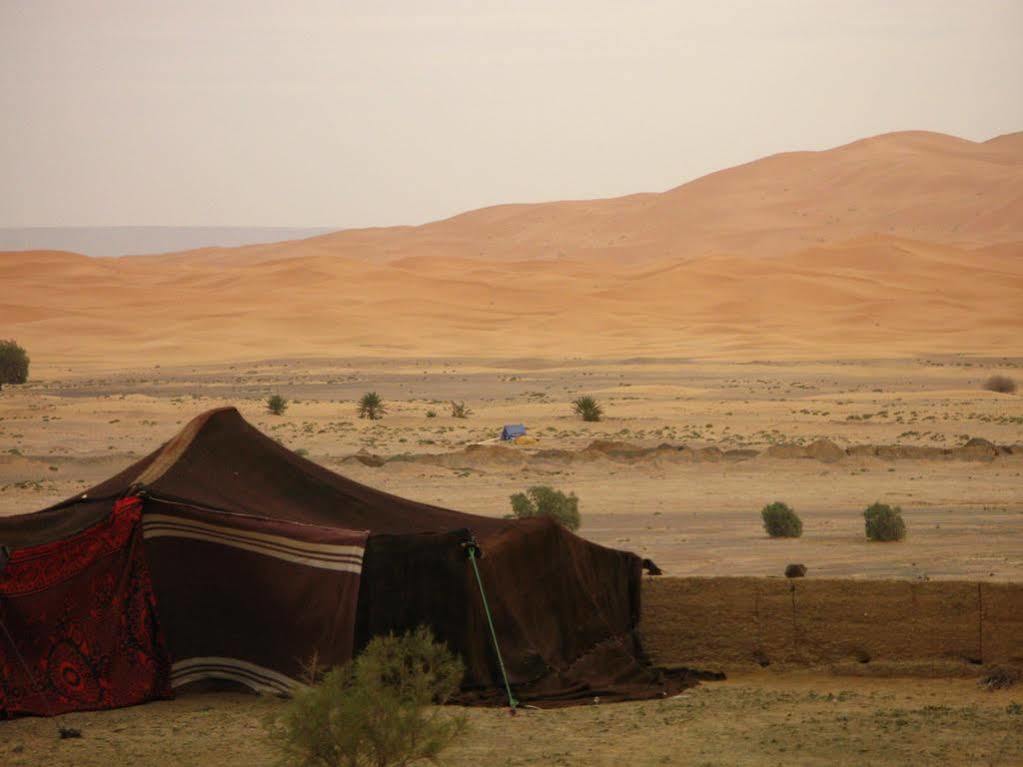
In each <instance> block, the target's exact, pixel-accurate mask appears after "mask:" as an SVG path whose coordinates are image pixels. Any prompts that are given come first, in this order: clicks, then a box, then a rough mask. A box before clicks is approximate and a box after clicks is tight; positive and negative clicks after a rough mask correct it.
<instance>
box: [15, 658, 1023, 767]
mask: <svg viewBox="0 0 1023 767" xmlns="http://www.w3.org/2000/svg"><path fill="white" fill-rule="evenodd" d="M281 705H282V704H281V701H279V700H277V699H274V698H270V697H258V696H254V695H242V694H229V693H204V694H195V695H186V696H182V697H180V698H179V699H177V700H174V701H168V702H160V703H151V704H148V705H145V706H136V707H134V708H127V709H120V710H116V711H107V712H99V713H76V714H68V715H65V716H63V717H60V719H59V721H54V720H50V719H22V720H16V721H13V722H8V723H5V724H0V763H3V764H4V765H9V767H30V766H31V767H35V766H36V765H43V764H45V765H50V766H51V767H65V766H66V767H109V765H121V764H131V765H136V767H149V766H150V765H152V766H153V767H157V766H159V767H165V766H167V767H169V766H171V765H182V767H186V766H187V767H201V766H202V765H216V766H217V767H234V765H238V766H239V767H258V766H261V765H270V764H273V763H274V759H275V756H276V753H275V751H274V749H273V746H272V744H271V743H269V742H268V741H267V739H266V735H265V727H264V723H265V722H266V721H267V719H268V718H269V717H271V716H272V715H273V713H274V711H275V710H277V709H278V708H279V707H280V706H281ZM468 715H469V719H470V723H471V732H470V734H469V736H468V737H467V738H466V740H465V741H464V742H463V743H462V744H460V745H459V746H457V747H455V748H454V749H452V750H451V752H450V753H449V754H448V755H447V756H446V759H445V764H448V765H451V766H452V767H462V766H463V765H464V766H465V767H469V766H470V765H480V764H488V765H509V766H511V765H587V766H589V765H615V766H617V765H637V766H641V765H704V766H709V765H761V764H770V765H867V764H869V765H910V764H914V765H916V764H927V765H1019V764H1023V690H1020V689H1019V688H1015V689H1009V690H1000V691H995V692H986V691H982V690H980V689H979V688H978V686H977V684H976V682H975V681H974V680H966V679H952V680H949V679H941V680H934V679H859V678H849V677H833V676H821V675H817V674H812V673H786V674H774V673H770V672H758V673H756V674H745V675H740V676H735V677H733V678H731V679H729V680H727V681H724V682H705V683H703V684H701V685H700V686H699V687H696V688H693V689H691V690H687V691H686V692H684V693H683V694H682V695H680V696H678V697H675V698H669V699H665V700H657V701H647V702H641V703H629V704H610V705H608V704H604V705H589V706H580V707H576V708H568V709H555V710H550V711H540V710H526V711H522V712H520V713H519V714H518V715H517V716H515V717H511V716H509V715H508V713H507V711H506V710H493V709H490V710H480V709H476V710H469V711H468ZM58 725H63V726H66V727H73V728H76V729H79V730H80V731H81V733H82V737H81V738H75V739H64V740H62V739H60V738H59V737H58V735H57V726H58Z"/></svg>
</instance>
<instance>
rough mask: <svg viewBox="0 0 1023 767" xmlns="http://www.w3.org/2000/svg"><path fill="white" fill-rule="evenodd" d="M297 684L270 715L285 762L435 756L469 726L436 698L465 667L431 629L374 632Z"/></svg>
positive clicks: (337, 765)
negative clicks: (337, 662) (347, 658)
mask: <svg viewBox="0 0 1023 767" xmlns="http://www.w3.org/2000/svg"><path fill="white" fill-rule="evenodd" d="M310 674H311V676H312V679H311V680H310V681H311V682H316V683H315V684H312V686H310V687H308V688H306V689H304V690H301V691H299V692H298V693H297V694H296V695H295V697H294V698H293V699H292V700H291V701H289V702H288V703H287V704H286V705H285V706H284V708H283V710H282V711H281V712H280V714H278V715H277V716H276V717H275V718H274V719H272V720H271V721H270V723H269V726H268V729H269V734H270V739H271V741H272V742H273V743H274V745H275V746H276V747H277V748H278V749H279V750H280V751H281V753H282V755H283V757H284V758H283V760H282V764H284V765H288V766H289V767H405V766H406V765H411V764H414V763H419V762H420V761H428V762H432V763H435V764H436V763H437V762H438V760H439V757H440V755H441V753H442V752H443V751H444V750H445V749H447V748H448V747H449V746H451V745H452V744H454V743H455V742H456V741H457V740H458V739H459V738H461V737H462V736H463V735H464V734H465V733H466V731H467V729H468V724H467V719H466V717H465V716H464V715H460V714H456V713H454V712H452V711H451V710H450V709H442V708H439V707H438V706H436V705H435V704H440V703H445V702H446V701H447V700H449V699H450V698H451V696H452V695H454V693H455V692H457V691H458V688H459V685H460V684H461V681H462V676H463V674H464V669H463V667H462V664H461V662H460V661H459V660H458V659H457V658H456V657H455V656H454V655H452V653H451V652H450V651H449V650H448V649H447V647H446V646H445V645H443V644H439V643H437V642H435V641H434V638H433V635H432V634H431V633H430V630H429V629H427V628H425V627H420V628H419V629H417V630H416V631H414V632H411V633H409V634H406V635H404V636H400V637H395V636H393V635H391V636H387V637H377V638H376V639H374V640H373V641H371V642H370V643H369V645H368V646H367V647H366V649H365V650H364V651H363V653H362V654H361V655H359V657H358V658H356V659H355V661H354V662H352V663H348V664H346V665H344V666H341V667H338V668H334V669H332V670H330V671H329V672H327V673H326V674H325V675H324V676H323V678H322V679H319V680H316V676H317V671H316V668H315V662H314V663H313V664H312V667H311V669H310Z"/></svg>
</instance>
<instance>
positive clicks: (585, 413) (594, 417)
mask: <svg viewBox="0 0 1023 767" xmlns="http://www.w3.org/2000/svg"><path fill="white" fill-rule="evenodd" d="M572 410H573V411H575V414H576V415H579V416H582V419H583V420H584V421H599V420H600V419H601V418H602V417H603V416H604V410H603V408H601V407H600V405H599V403H598V402H597V400H595V399H594V398H593V397H590V396H585V397H579V399H577V400H574V401H573V402H572Z"/></svg>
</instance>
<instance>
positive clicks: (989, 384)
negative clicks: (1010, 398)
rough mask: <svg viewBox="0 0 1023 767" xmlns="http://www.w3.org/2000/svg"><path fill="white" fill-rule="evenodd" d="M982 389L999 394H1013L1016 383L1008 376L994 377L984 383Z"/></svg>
mask: <svg viewBox="0 0 1023 767" xmlns="http://www.w3.org/2000/svg"><path fill="white" fill-rule="evenodd" d="M984 388H985V389H987V390H988V391H994V392H998V393H999V394H1015V393H1016V382H1015V381H1013V380H1012V379H1011V378H1009V376H1001V375H994V376H991V377H990V378H989V379H987V380H986V381H985V382H984Z"/></svg>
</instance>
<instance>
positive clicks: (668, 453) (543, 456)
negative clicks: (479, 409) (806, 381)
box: [344, 437, 1023, 469]
mask: <svg viewBox="0 0 1023 767" xmlns="http://www.w3.org/2000/svg"><path fill="white" fill-rule="evenodd" d="M1021 455H1023V446H1020V445H1014V446H1004V445H1001V446H1000V445H995V444H994V443H992V442H990V441H988V440H986V439H981V438H978V437H975V438H973V439H971V440H969V441H968V442H967V443H965V444H964V445H962V446H960V447H953V448H941V447H928V446H922V445H852V446H850V447H847V448H842V447H840V446H839V445H837V444H835V443H834V442H832V441H831V440H829V439H817V440H815V441H813V442H811V443H809V444H807V445H801V444H777V445H771V446H770V447H769V448H767V449H766V450H764V451H759V450H754V449H752V448H736V449H730V450H722V449H721V448H719V447H716V446H713V445H711V446H709V447H699V448H693V447H689V446H688V445H671V444H668V443H662V444H660V445H658V446H656V447H644V446H642V445H635V444H632V443H629V442H618V441H614V440H594V441H593V442H591V443H590V444H589V445H587V446H586V447H584V448H581V449H579V450H569V449H564V448H556V449H542V448H541V449H536V448H532V447H529V448H524V447H505V446H503V445H469V446H468V447H466V448H464V449H462V450H457V451H454V452H449V453H420V454H410V453H405V454H402V455H396V456H391V457H389V458H383V457H381V456H377V455H371V454H369V453H366V452H365V451H360V452H359V453H356V454H355V455H352V456H349V457H347V458H345V459H344V461H348V462H350V461H358V462H359V463H362V464H364V465H366V466H383V465H384V464H386V463H390V462H398V461H402V462H411V463H422V464H430V465H434V466H445V467H448V468H452V469H458V468H486V467H501V468H524V467H526V466H550V465H558V466H568V465H572V464H581V463H594V462H597V461H611V462H614V463H624V464H631V465H637V464H670V463H697V462H709V463H716V462H721V461H749V460H754V459H757V458H771V459H782V460H788V459H804V460H814V461H820V462H822V463H836V462H838V461H842V460H845V459H847V458H875V459H880V460H884V461H896V460H911V461H993V460H995V459H997V458H1002V457H1009V456H1021Z"/></svg>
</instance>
